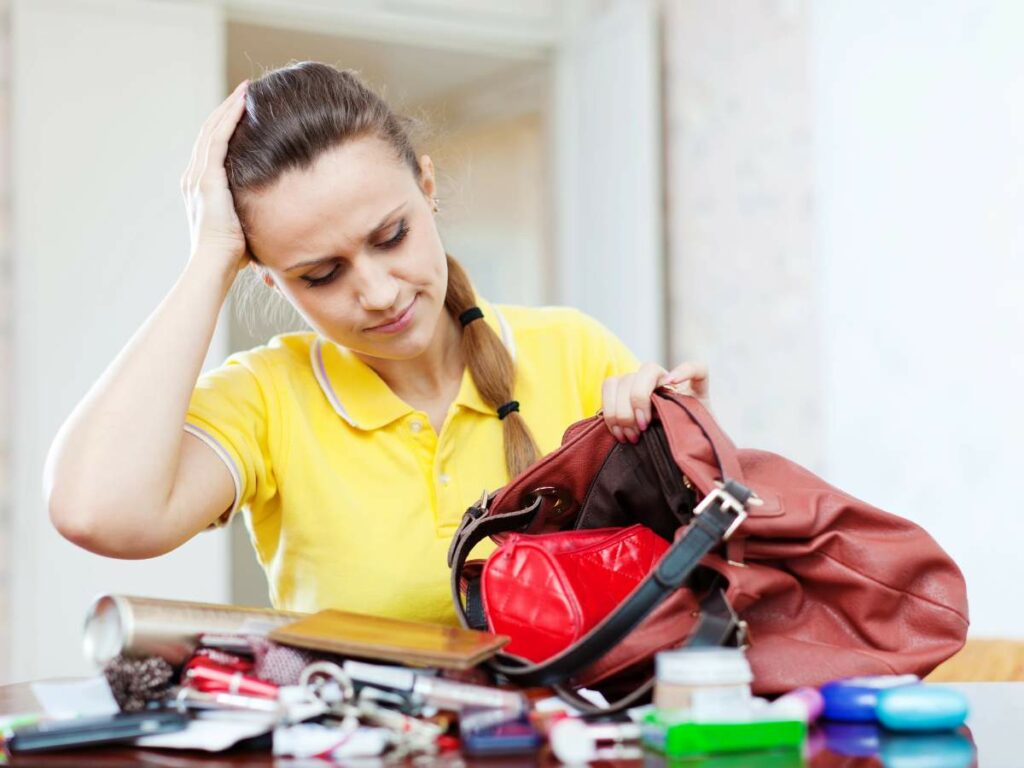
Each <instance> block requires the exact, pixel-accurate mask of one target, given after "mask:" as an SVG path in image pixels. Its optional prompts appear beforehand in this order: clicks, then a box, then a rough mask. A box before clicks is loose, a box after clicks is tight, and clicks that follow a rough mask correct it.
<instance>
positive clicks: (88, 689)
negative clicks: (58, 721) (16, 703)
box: [32, 675, 120, 717]
mask: <svg viewBox="0 0 1024 768" xmlns="http://www.w3.org/2000/svg"><path fill="white" fill-rule="evenodd" d="M32 693H33V695H35V697H36V700H37V701H38V702H39V705H40V706H41V707H42V708H43V711H44V712H46V714H48V715H49V716H50V717H100V716H103V715H116V714H117V713H118V712H120V708H119V707H118V706H117V702H116V701H114V694H112V693H111V692H110V686H109V685H107V679H106V678H105V677H103V676H102V675H99V676H97V677H90V678H87V679H85V680H69V681H60V682H44V683H32Z"/></svg>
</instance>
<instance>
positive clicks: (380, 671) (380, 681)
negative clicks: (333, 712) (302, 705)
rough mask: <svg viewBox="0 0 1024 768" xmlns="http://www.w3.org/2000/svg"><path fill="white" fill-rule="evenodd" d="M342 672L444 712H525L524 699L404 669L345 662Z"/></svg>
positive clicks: (356, 680)
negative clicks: (414, 697)
mask: <svg viewBox="0 0 1024 768" xmlns="http://www.w3.org/2000/svg"><path fill="white" fill-rule="evenodd" d="M343 668H344V670H345V672H346V673H347V674H348V676H349V677H351V678H352V682H354V683H359V684H361V685H369V686H373V687H374V688H385V689H390V690H394V691H404V692H407V693H413V694H418V695H419V696H422V697H423V700H424V701H426V702H427V703H428V704H431V705H433V706H435V707H441V708H443V709H455V710H460V709H462V708H463V707H488V708H491V709H503V710H507V711H509V712H522V711H523V709H525V700H524V699H523V696H522V695H521V694H519V693H517V692H515V691H505V690H502V689H501V688H490V687H487V686H484V685H471V684H469V683H457V682H454V681H452V680H444V679H442V678H439V677H433V676H430V675H424V674H417V673H416V672H414V671H413V670H411V669H406V668H404V667H389V666H384V665H381V664H366V663H364V662H361V661H346V662H345V663H344V665H343Z"/></svg>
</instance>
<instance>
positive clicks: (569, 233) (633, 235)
mask: <svg viewBox="0 0 1024 768" xmlns="http://www.w3.org/2000/svg"><path fill="white" fill-rule="evenodd" d="M598 5H600V6H602V7H601V8H592V7H591V6H598ZM570 7H571V8H573V9H574V12H575V13H576V16H574V17H573V16H571V15H567V18H566V29H565V33H564V36H563V41H562V45H561V46H560V47H559V49H558V51H557V53H556V56H555V78H554V88H553V89H552V97H553V104H552V114H553V120H552V131H553V144H552V147H551V168H552V172H553V174H554V178H555V188H556V191H555V210H556V211H557V215H556V220H555V224H556V232H555V254H556V258H557V259H558V265H557V276H556V286H555V289H556V291H555V300H556V302H557V303H559V304H568V305H570V306H574V307H578V308H579V309H582V310H584V311H585V312H588V313H589V314H591V315H593V316H594V317H596V318H598V319H600V320H602V321H603V322H604V323H605V324H606V325H607V326H608V327H609V328H611V329H612V330H613V331H615V332H616V333H617V334H618V335H619V337H620V338H621V339H622V340H623V341H624V342H625V343H626V345H627V346H628V347H629V348H630V349H632V350H633V352H634V353H635V354H636V355H637V357H638V358H639V359H640V360H641V361H646V360H653V361H658V362H661V363H662V364H667V361H666V354H665V353H666V345H665V336H666V334H665V293H666V289H665V285H664V273H665V269H664V266H665V255H664V242H663V237H662V224H663V218H664V215H663V214H664V212H663V210H662V207H663V199H662V170H661V169H662V163H663V155H662V145H661V93H660V88H659V78H660V69H659V67H660V61H659V39H658V18H659V16H658V6H657V3H656V2H655V0H609V2H605V3H594V2H588V1H587V0H578V1H577V2H574V3H568V2H567V3H566V4H565V8H570Z"/></svg>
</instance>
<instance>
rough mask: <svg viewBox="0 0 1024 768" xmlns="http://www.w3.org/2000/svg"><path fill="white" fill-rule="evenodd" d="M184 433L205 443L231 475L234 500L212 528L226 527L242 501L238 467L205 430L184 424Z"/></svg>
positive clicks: (222, 447) (223, 448) (240, 478)
mask: <svg viewBox="0 0 1024 768" xmlns="http://www.w3.org/2000/svg"><path fill="white" fill-rule="evenodd" d="M185 431H186V432H188V433H189V434H190V435H192V436H193V437H198V438H199V439H200V440H202V441H203V442H204V443H206V444H207V445H208V446H210V448H212V449H213V452H214V453H216V454H217V456H219V457H220V460H221V461H223V462H224V466H226V467H227V468H228V472H229V473H231V481H232V482H233V483H234V484H235V500H234V502H232V504H231V509H230V510H228V514H227V517H226V518H225V517H224V516H223V515H221V516H220V517H218V518H217V520H216V522H214V523H213V526H214V527H216V528H220V527H221V526H224V525H227V524H228V523H230V522H231V520H232V518H234V516H235V513H236V512H238V505H239V502H241V500H242V473H241V472H240V471H239V469H238V466H237V465H236V464H235V460H234V459H233V458H231V454H230V453H228V451H227V449H226V448H225V447H224V446H223V445H221V444H220V443H219V442H218V441H217V438H215V437H214V436H213V435H211V434H210V433H209V432H207V431H206V430H205V429H202V428H200V427H197V426H196V425H195V424H186V425H185Z"/></svg>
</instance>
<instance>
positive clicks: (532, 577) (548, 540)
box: [481, 525, 668, 662]
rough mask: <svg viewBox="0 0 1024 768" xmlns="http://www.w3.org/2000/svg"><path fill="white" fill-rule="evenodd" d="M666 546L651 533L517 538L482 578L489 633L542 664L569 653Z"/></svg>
mask: <svg viewBox="0 0 1024 768" xmlns="http://www.w3.org/2000/svg"><path fill="white" fill-rule="evenodd" d="M667 549H668V542H667V541H665V540H664V539H663V538H661V537H660V536H658V534H656V533H655V532H654V531H652V530H651V529H650V528H646V527H644V526H642V525H631V526H628V527H626V528H598V529H596V530H583V531H566V532H565V533H553V534H548V535H542V536H530V535H522V534H512V535H510V536H509V537H508V538H507V539H506V540H505V543H504V544H502V545H501V547H499V548H498V549H497V550H496V551H495V552H494V553H493V554H492V555H491V557H489V558H488V559H487V564H486V565H485V566H484V569H483V574H482V576H481V589H482V598H483V608H484V613H485V614H486V615H487V622H488V625H489V628H490V630H491V631H492V632H494V633H496V634H499V635H508V636H509V637H510V638H511V641H510V642H509V644H508V645H507V646H506V647H505V650H506V651H507V652H508V653H512V654H515V655H517V656H521V657H523V658H524V659H529V660H530V661H535V662H536V661H543V660H544V659H547V658H550V657H551V656H554V655H555V654H557V653H558V652H560V651H562V650H564V649H565V648H568V647H569V646H570V645H572V644H573V643H574V642H575V641H577V640H579V639H580V638H581V637H583V635H585V634H586V633H587V632H589V631H590V630H591V629H593V628H594V627H595V626H596V625H597V624H598V622H600V621H601V619H603V618H604V617H605V616H607V615H608V614H609V613H611V612H612V610H614V609H615V607H616V606H617V605H618V604H619V603H620V602H622V601H623V600H625V599H626V597H627V596H628V595H629V593H630V592H632V591H633V590H634V589H635V588H636V586H637V584H639V583H640V582H641V581H643V580H644V578H645V577H646V576H647V574H648V573H650V571H651V568H653V567H654V564H655V563H657V562H658V559H659V558H660V557H661V556H662V555H663V554H665V550H667Z"/></svg>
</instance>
